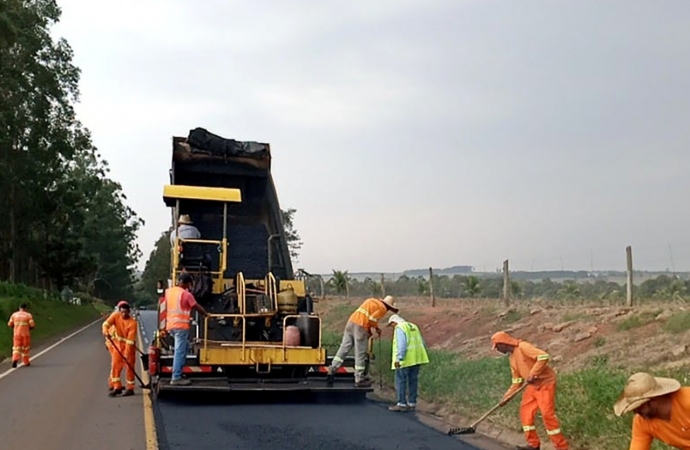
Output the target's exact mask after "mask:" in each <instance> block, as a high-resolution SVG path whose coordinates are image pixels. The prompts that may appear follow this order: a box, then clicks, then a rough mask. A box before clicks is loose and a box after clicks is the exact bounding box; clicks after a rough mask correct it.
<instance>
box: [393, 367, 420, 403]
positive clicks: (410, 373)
mask: <svg viewBox="0 0 690 450" xmlns="http://www.w3.org/2000/svg"><path fill="white" fill-rule="evenodd" d="M418 385H419V365H416V366H410V367H402V368H400V369H395V392H396V393H397V398H398V405H400V406H402V405H410V406H414V405H416V404H417V386H418Z"/></svg>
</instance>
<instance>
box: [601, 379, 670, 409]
mask: <svg viewBox="0 0 690 450" xmlns="http://www.w3.org/2000/svg"><path fill="white" fill-rule="evenodd" d="M678 389H680V383H679V382H678V381H677V380H674V379H673V378H660V377H654V376H652V375H650V374H648V373H644V372H638V373H636V374H634V375H632V376H631V377H630V378H628V383H627V384H626V385H625V388H624V389H623V392H621V395H620V396H619V397H618V400H617V401H616V403H615V404H614V405H613V412H614V413H615V414H616V415H617V416H622V415H623V414H625V413H627V412H630V411H634V410H636V409H637V408H639V407H640V406H642V405H644V404H645V403H647V402H648V401H649V400H650V399H652V398H654V397H661V396H662V395H666V394H670V393H672V392H676V391H677V390H678Z"/></svg>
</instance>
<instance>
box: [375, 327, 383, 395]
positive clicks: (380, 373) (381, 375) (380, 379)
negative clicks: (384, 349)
mask: <svg viewBox="0 0 690 450" xmlns="http://www.w3.org/2000/svg"><path fill="white" fill-rule="evenodd" d="M377 340H378V341H379V343H378V350H376V352H377V353H378V354H379V357H378V362H377V365H378V366H379V367H378V370H379V389H380V390H383V367H381V363H382V362H383V358H382V357H381V336H379V337H378V339H377Z"/></svg>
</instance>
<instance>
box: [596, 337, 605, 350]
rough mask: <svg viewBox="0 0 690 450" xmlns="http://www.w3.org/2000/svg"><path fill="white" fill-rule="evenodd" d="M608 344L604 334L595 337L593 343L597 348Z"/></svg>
mask: <svg viewBox="0 0 690 450" xmlns="http://www.w3.org/2000/svg"><path fill="white" fill-rule="evenodd" d="M605 344H606V338H605V337H604V336H598V337H597V338H596V339H594V342H593V345H594V347H596V348H599V347H603V346H604V345H605Z"/></svg>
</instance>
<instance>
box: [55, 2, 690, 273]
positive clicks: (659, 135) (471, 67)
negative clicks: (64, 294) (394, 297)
mask: <svg viewBox="0 0 690 450" xmlns="http://www.w3.org/2000/svg"><path fill="white" fill-rule="evenodd" d="M58 3H59V4H60V6H61V7H62V10H63V16H62V19H61V22H60V23H59V24H58V25H57V26H56V27H55V28H54V33H55V35H56V36H61V37H64V38H66V39H67V40H68V42H69V43H70V45H71V46H72V48H73V50H74V52H75V56H74V63H75V64H76V65H77V66H78V67H79V68H80V69H81V71H82V77H81V84H80V86H81V102H80V104H79V105H78V107H77V113H78V116H79V118H80V120H81V121H82V122H83V124H84V125H85V126H86V127H87V128H89V129H90V130H91V132H92V136H93V140H94V143H95V145H96V146H97V147H98V148H99V150H100V152H101V154H102V155H103V157H104V158H105V159H106V160H107V161H108V162H109V164H110V166H111V169H112V171H111V175H112V177H113V178H114V179H116V180H117V181H118V182H120V183H121V184H122V186H123V190H124V192H125V194H126V195H127V198H128V200H129V204H130V206H131V207H132V208H133V209H134V210H135V211H136V212H137V214H138V215H139V216H140V217H142V218H143V219H144V220H145V222H146V225H145V226H144V227H143V229H142V230H141V231H140V233H139V238H138V244H139V246H140V248H141V250H142V252H143V254H144V256H143V257H142V260H141V262H140V267H143V265H144V263H145V261H146V259H147V258H148V255H149V253H150V252H151V250H152V249H153V244H154V242H155V241H156V239H157V238H158V237H159V236H160V233H161V232H162V231H163V230H165V229H167V228H168V226H169V225H170V213H169V211H168V210H167V209H166V207H165V205H164V203H163V200H162V191H163V185H164V184H166V183H167V182H168V181H169V178H168V170H169V167H170V159H171V138H172V136H187V134H188V132H189V130H191V129H193V128H196V127H204V128H206V129H208V130H209V131H211V132H213V133H216V134H219V135H221V136H224V137H226V138H233V139H237V140H246V141H259V142H268V143H270V144H271V150H272V155H273V166H272V167H273V169H272V172H273V177H274V180H275V183H276V187H277V190H278V195H279V198H280V203H281V207H282V208H284V209H286V208H295V209H296V210H297V213H296V216H295V226H296V228H297V231H298V232H299V234H300V235H301V237H302V240H303V242H304V245H303V247H302V250H301V252H300V257H299V261H298V262H297V264H296V266H297V267H301V268H304V269H306V270H307V271H310V272H319V273H327V272H330V271H331V270H332V269H338V270H349V271H350V272H358V271H382V272H395V271H402V270H405V269H413V268H424V267H429V266H433V267H448V266H452V265H473V266H474V267H475V269H476V270H480V271H482V270H486V271H493V270H495V269H496V268H499V267H501V265H502V261H503V260H504V259H509V260H510V266H511V269H512V270H557V269H561V268H565V269H585V270H590V269H594V270H609V269H615V270H624V268H625V247H626V246H627V245H631V246H632V247H633V261H634V264H635V267H636V268H638V269H647V270H665V269H672V270H678V271H680V270H690V207H689V206H690V202H688V193H689V192H690V176H688V167H690V148H689V147H690V133H689V132H688V125H687V124H688V123H690V84H688V79H689V77H688V76H689V75H690V27H688V26H687V23H688V19H689V18H690V2H685V1H678V0H676V1H666V0H655V1H648V0H619V1H614V0H610V1H606V2H602V1H601V0H596V1H588V0H578V1H576V2H575V1H565V0H561V1H559V0H548V1H546V0H542V1H537V0H534V1H529V2H507V1H505V0H466V1H465V0H417V1H413V0H377V1H376V2H371V1H365V0H351V1H348V2H344V1H329V2H325V1H319V0H304V1H299V0H295V1H286V0H275V1H269V0H251V1H250V0H247V1H239V0H234V1H231V0H203V1H198V0H197V1H192V0H147V1H145V2H142V1H140V0H118V1H117V2H115V1H112V0H102V1H98V2H93V1H86V0H58Z"/></svg>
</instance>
